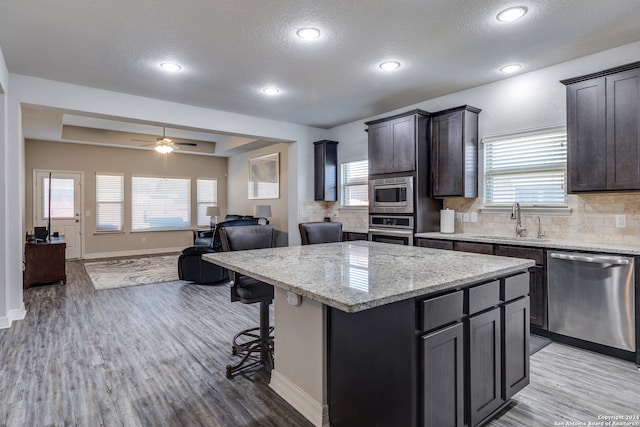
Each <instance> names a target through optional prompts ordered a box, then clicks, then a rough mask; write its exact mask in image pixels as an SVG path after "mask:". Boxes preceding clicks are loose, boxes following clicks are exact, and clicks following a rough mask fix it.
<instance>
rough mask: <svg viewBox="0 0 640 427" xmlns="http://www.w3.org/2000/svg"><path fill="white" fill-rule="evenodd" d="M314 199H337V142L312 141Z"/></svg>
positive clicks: (332, 200) (326, 200)
mask: <svg viewBox="0 0 640 427" xmlns="http://www.w3.org/2000/svg"><path fill="white" fill-rule="evenodd" d="M313 144H314V145H313V176H314V186H313V188H314V189H313V193H314V200H316V201H325V202H335V201H337V200H338V142H337V141H328V140H322V141H316V142H314V143H313Z"/></svg>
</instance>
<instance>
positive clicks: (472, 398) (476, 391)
mask: <svg viewBox="0 0 640 427" xmlns="http://www.w3.org/2000/svg"><path fill="white" fill-rule="evenodd" d="M501 317H502V316H501V310H500V308H494V309H492V310H490V311H487V312H484V313H482V314H478V315H475V316H473V317H470V318H469V319H468V324H469V327H468V330H469V346H468V348H469V414H470V415H469V416H470V418H471V419H470V422H471V425H472V426H475V425H477V424H478V423H479V422H480V421H482V420H483V419H485V418H486V417H488V416H490V415H492V414H493V413H494V412H495V411H496V410H497V409H498V408H499V407H500V406H501V405H502V404H503V403H504V402H505V400H504V399H503V397H502V336H501V329H502V327H501V323H502V320H501Z"/></svg>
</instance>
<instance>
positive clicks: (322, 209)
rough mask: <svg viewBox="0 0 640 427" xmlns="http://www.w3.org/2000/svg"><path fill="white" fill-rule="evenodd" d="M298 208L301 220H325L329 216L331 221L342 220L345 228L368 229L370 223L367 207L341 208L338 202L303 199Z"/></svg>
mask: <svg viewBox="0 0 640 427" xmlns="http://www.w3.org/2000/svg"><path fill="white" fill-rule="evenodd" d="M298 209H299V212H298V217H299V218H300V222H311V221H323V220H324V218H325V217H329V218H331V221H339V222H341V223H342V228H343V229H344V230H366V229H367V227H368V223H369V210H368V208H367V207H365V208H364V209H353V208H347V209H345V208H342V209H341V208H340V204H339V203H338V202H315V201H303V202H300V204H299V207H298ZM336 214H337V216H336Z"/></svg>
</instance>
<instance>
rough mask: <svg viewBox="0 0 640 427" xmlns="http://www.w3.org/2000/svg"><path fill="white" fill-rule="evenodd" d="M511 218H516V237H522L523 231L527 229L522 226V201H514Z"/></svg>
mask: <svg viewBox="0 0 640 427" xmlns="http://www.w3.org/2000/svg"><path fill="white" fill-rule="evenodd" d="M511 219H515V220H516V237H522V232H523V231H525V230H526V228H525V227H523V226H522V213H521V212H520V203H518V202H513V205H512V206H511Z"/></svg>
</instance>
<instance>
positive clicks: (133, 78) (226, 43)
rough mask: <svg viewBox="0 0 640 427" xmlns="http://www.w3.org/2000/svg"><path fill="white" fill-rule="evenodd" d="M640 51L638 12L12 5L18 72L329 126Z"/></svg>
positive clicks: (4, 12) (246, 4) (361, 2)
mask: <svg viewBox="0 0 640 427" xmlns="http://www.w3.org/2000/svg"><path fill="white" fill-rule="evenodd" d="M515 4H520V5H525V6H526V7H528V8H529V13H528V14H527V15H526V16H525V17H524V18H523V19H522V20H520V21H519V22H517V23H499V22H498V21H496V19H495V16H496V14H497V13H498V12H499V11H500V10H502V9H504V8H505V7H507V6H512V5H515ZM303 26H315V27H317V28H319V29H321V31H322V32H323V35H322V37H321V39H320V40H317V41H314V42H307V43H305V42H303V41H301V40H300V39H298V38H297V37H296V36H295V31H296V29H297V28H299V27H303ZM639 39H640V1H638V0H608V1H604V0H535V1H534V0H522V1H518V2H516V3H514V2H513V1H510V0H509V1H507V0H475V1H471V0H428V1H427V0H396V1H389V0H320V1H318V0H314V1H303V0H273V1H261V0H258V1H256V0H233V1H220V0H181V1H176V0H135V1H131V0H108V1H104V0H99V1H98V0H65V1H51V0H29V1H10V0H1V1H0V46H1V47H2V50H3V52H4V56H5V59H6V62H7V66H8V68H9V71H10V72H11V73H17V74H24V75H29V76H35V77H41V78H45V79H51V80H57V81H62V82H69V83H74V84H79V85H85V86H91V87H96V88H102V89H107V90H112V91H118V92H125V93H130V94H135V95H141V96H146V97H151V98H157V99H163V100H169V101H175V102H180V103H185V104H191V105H197V106H203V107H209V108H214V109H219V110H224V111H231V112H237V113H242V114H248V115H253V116H259V117H265V118H270V119H275V120H281V121H286V122H293V123H300V124H305V125H312V126H318V127H325V128H329V127H333V126H335V125H338V124H342V123H346V122H350V121H353V120H358V119H361V118H365V117H369V116H372V115H375V114H380V113H384V112H386V111H390V110H392V109H396V108H401V107H403V106H407V105H410V104H413V103H416V102H420V101H424V100H427V99H430V98H433V97H436V96H440V95H444V94H447V93H451V92H454V91H458V90H462V89H465V88H469V87H473V86H477V85H480V84H484V83H488V82H492V81H495V80H498V79H501V78H504V77H506V76H505V75H503V74H501V73H500V72H499V71H498V69H499V68H500V67H501V66H502V65H504V64H507V63H513V62H517V63H520V64H522V65H523V68H522V70H521V72H528V71H532V70H535V69H538V68H542V67H546V66H549V65H552V64H556V63H560V62H564V61H567V60H570V59H573V58H576V57H580V56H584V55H587V54H590V53H594V52H597V51H601V50H605V49H608V48H612V47H616V46H620V45H623V44H627V43H630V42H633V41H637V40H639ZM389 59H394V60H398V61H400V62H402V67H401V68H400V69H399V70H397V71H396V72H393V73H389V72H383V71H381V70H380V69H379V68H378V64H379V63H380V62H382V61H384V60H389ZM162 61H175V62H178V63H180V64H182V66H183V69H182V70H181V71H180V72H178V73H173V74H167V73H165V72H162V71H160V69H159V68H158V64H159V63H160V62H162ZM271 85H273V86H277V87H279V88H280V89H281V93H280V94H279V95H278V96H275V97H267V96H265V95H264V94H262V93H261V89H262V88H263V87H265V86H271Z"/></svg>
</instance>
